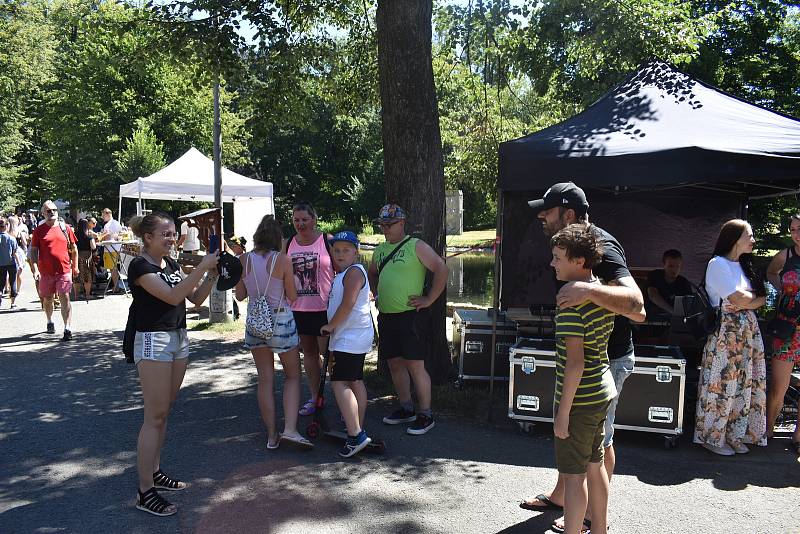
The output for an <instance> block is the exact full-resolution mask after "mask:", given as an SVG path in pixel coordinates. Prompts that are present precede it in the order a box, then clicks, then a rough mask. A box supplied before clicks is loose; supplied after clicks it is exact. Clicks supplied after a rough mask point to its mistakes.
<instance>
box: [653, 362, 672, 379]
mask: <svg viewBox="0 0 800 534" xmlns="http://www.w3.org/2000/svg"><path fill="white" fill-rule="evenodd" d="M656 382H672V368H670V367H669V366H668V365H659V366H657V367H656Z"/></svg>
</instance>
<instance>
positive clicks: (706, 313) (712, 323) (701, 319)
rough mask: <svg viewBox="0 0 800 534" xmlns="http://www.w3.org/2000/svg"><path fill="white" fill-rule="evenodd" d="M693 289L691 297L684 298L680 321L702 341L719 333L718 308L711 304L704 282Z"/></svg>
mask: <svg viewBox="0 0 800 534" xmlns="http://www.w3.org/2000/svg"><path fill="white" fill-rule="evenodd" d="M704 278H705V277H704ZM695 289H696V291H695V293H694V294H693V295H691V296H686V297H684V306H683V312H684V315H683V317H682V320H683V324H684V326H685V327H686V329H688V330H689V332H691V334H692V335H693V336H694V337H695V338H697V339H703V338H706V337H708V336H709V335H711V334H716V333H717V332H718V331H719V326H720V307H719V306H714V305H713V304H711V300H710V299H709V297H708V293H707V292H706V288H705V282H704V283H702V284H700V285H699V286H698V287H696V288H695ZM721 304H722V303H720V305H721Z"/></svg>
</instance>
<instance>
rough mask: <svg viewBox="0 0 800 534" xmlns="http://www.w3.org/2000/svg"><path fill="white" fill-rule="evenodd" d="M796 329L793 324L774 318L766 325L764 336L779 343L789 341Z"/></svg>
mask: <svg viewBox="0 0 800 534" xmlns="http://www.w3.org/2000/svg"><path fill="white" fill-rule="evenodd" d="M796 329H797V326H796V325H795V324H794V323H793V322H791V321H787V320H786V319H780V318H778V317H775V318H774V319H772V320H771V321H770V322H768V323H767V326H766V328H765V329H764V334H765V335H767V336H770V337H772V338H775V339H780V340H781V341H789V340H790V339H792V336H793V335H794V331H795V330H796Z"/></svg>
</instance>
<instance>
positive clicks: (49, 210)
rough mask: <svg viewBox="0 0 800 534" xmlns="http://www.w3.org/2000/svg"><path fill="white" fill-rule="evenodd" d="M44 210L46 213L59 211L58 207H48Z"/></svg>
mask: <svg viewBox="0 0 800 534" xmlns="http://www.w3.org/2000/svg"><path fill="white" fill-rule="evenodd" d="M44 212H45V213H58V208H53V209H50V208H47V209H46V210H44Z"/></svg>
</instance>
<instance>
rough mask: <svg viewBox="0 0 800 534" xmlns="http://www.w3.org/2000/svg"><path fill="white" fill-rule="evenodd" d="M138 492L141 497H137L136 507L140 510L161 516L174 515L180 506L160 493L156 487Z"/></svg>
mask: <svg viewBox="0 0 800 534" xmlns="http://www.w3.org/2000/svg"><path fill="white" fill-rule="evenodd" d="M138 493H139V497H138V498H137V499H136V508H138V509H139V510H142V511H144V512H147V513H148V514H153V515H157V516H159V517H165V516H168V515H173V514H175V513H176V512H177V511H178V508H177V507H176V506H175V505H174V504H172V503H171V502H169V501H168V500H166V499H165V498H164V497H162V496H161V495H159V494H158V492H157V491H156V489H155V488H150V489H149V490H147V491H145V492H144V493H142V492H141V491H139V492H138Z"/></svg>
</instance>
